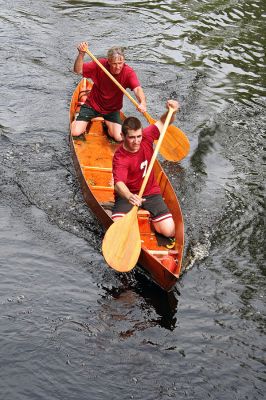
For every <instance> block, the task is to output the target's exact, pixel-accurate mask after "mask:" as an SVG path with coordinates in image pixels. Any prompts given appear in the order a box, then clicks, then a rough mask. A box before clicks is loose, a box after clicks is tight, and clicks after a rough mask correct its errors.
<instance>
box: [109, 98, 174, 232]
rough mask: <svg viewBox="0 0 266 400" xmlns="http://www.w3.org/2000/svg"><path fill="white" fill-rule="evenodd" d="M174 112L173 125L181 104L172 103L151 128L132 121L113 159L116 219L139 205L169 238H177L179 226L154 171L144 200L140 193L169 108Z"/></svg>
mask: <svg viewBox="0 0 266 400" xmlns="http://www.w3.org/2000/svg"><path fill="white" fill-rule="evenodd" d="M170 107H171V108H173V109H174V113H173V115H172V118H171V121H170V123H171V122H173V121H174V119H175V114H176V112H177V111H178V110H179V103H178V102H177V101H175V100H168V101H167V103H166V108H167V112H165V113H164V114H163V115H162V116H161V118H160V119H159V120H158V121H156V122H155V124H153V125H150V126H149V127H147V128H144V129H142V126H141V122H140V121H139V119H138V118H135V117H128V118H126V119H125V121H124V122H123V125H122V136H123V143H122V144H121V145H120V146H119V148H118V149H117V150H116V152H115V154H114V158H113V176H114V184H115V206H114V209H113V214H112V219H113V220H114V221H116V220H117V219H119V218H121V217H123V216H124V215H125V214H126V213H128V212H129V211H130V210H131V208H132V207H133V206H134V205H136V206H138V207H142V208H144V209H146V210H148V211H149V212H150V213H151V219H152V222H153V225H154V229H155V230H156V231H157V232H158V233H160V234H162V235H164V236H166V237H173V236H174V235H175V223H174V220H173V218H172V214H171V213H170V212H169V210H168V208H167V206H166V204H165V203H164V200H163V198H162V195H161V190H160V186H159V185H158V183H157V181H156V179H155V175H154V172H153V171H152V172H151V174H150V176H149V179H148V182H147V184H146V187H145V190H144V193H143V196H144V197H143V198H140V197H139V195H138V193H139V190H140V187H141V184H142V182H143V179H144V177H145V174H146V172H147V168H148V165H149V163H150V160H151V158H152V155H153V142H154V140H158V138H159V136H160V133H161V132H162V130H163V126H164V122H165V119H166V117H167V114H168V110H169V108H170Z"/></svg>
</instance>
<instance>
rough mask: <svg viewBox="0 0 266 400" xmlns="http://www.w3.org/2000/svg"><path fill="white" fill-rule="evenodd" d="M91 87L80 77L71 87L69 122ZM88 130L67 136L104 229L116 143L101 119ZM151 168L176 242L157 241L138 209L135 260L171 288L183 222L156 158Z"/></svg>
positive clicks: (85, 191)
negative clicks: (139, 242)
mask: <svg viewBox="0 0 266 400" xmlns="http://www.w3.org/2000/svg"><path fill="white" fill-rule="evenodd" d="M90 87H91V83H90V82H88V81H87V80H82V81H81V82H80V83H79V84H78V86H77V88H76V90H75V91H74V93H73V96H72V100H71V106H70V123H71V122H72V121H73V120H74V117H75V113H76V112H78V111H79V106H80V98H81V97H82V96H81V95H82V93H83V92H85V93H86V90H89V89H90ZM87 132H88V133H87V134H86V135H85V140H79V139H78V140H77V139H75V140H73V138H72V137H71V136H70V147H71V153H72V158H73V162H74V167H75V170H76V173H77V177H78V179H79V182H80V185H81V189H82V193H83V197H84V200H85V201H86V203H87V205H88V206H89V208H90V209H91V210H92V212H93V213H94V214H95V215H96V216H97V218H98V219H99V221H100V222H101V224H102V225H103V227H104V229H107V228H108V227H109V226H110V225H111V224H112V223H113V221H112V219H111V211H110V205H112V203H113V201H114V197H113V186H112V182H111V178H112V171H111V167H112V156H113V153H114V151H115V150H116V148H117V147H118V145H117V144H115V143H113V142H112V141H110V140H109V139H108V138H107V136H106V134H105V132H104V129H103V123H102V121H101V120H95V121H93V122H92V123H91V124H90V126H89V128H88V130H87ZM97 154H98V155H97ZM154 169H155V175H156V178H157V180H158V183H159V185H160V187H161V191H162V195H163V197H164V200H165V202H166V204H167V206H168V208H169V210H170V211H171V212H172V214H173V218H174V220H175V224H176V237H175V245H174V248H173V249H168V248H167V246H166V247H165V246H163V245H161V244H160V245H158V243H159V242H158V240H157V239H158V238H157V234H155V232H154V230H153V228H152V227H151V223H150V217H149V215H147V214H149V213H146V212H141V211H140V215H139V227H140V232H141V239H142V249H141V254H140V257H139V260H138V264H140V265H141V266H142V267H143V268H144V269H145V271H146V272H147V273H148V274H149V275H150V277H151V279H152V280H153V281H154V282H155V283H156V284H158V285H159V286H160V287H161V288H162V289H164V290H166V291H170V290H171V289H172V288H173V287H174V285H175V283H176V281H177V280H178V278H179V276H180V273H181V268H182V256H183V247H184V224H183V217H182V212H181V208H180V206H179V203H178V200H177V198H176V195H175V192H174V190H173V188H172V186H171V184H170V182H169V179H168V178H167V176H166V174H165V172H164V171H163V169H162V167H161V165H160V163H159V162H158V161H156V162H155V166H154ZM169 260H170V264H171V265H170V267H169ZM173 260H174V261H173ZM172 271H173V272H172Z"/></svg>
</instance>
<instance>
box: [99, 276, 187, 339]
mask: <svg viewBox="0 0 266 400" xmlns="http://www.w3.org/2000/svg"><path fill="white" fill-rule="evenodd" d="M121 283H122V285H121V286H119V287H112V288H104V290H105V292H106V296H107V298H109V297H110V296H111V298H113V299H115V300H116V302H118V303H119V306H118V305H117V304H116V309H117V308H119V309H120V308H121V311H122V312H123V313H124V312H125V308H126V309H128V308H131V306H132V309H133V310H134V312H135V305H136V303H139V305H140V308H141V309H142V311H143V314H142V316H145V320H144V321H137V322H136V323H134V324H133V326H130V328H129V329H127V330H126V331H122V332H121V333H120V334H121V336H122V337H128V336H131V335H133V334H134V333H135V332H136V331H141V330H145V329H147V328H148V327H150V326H161V327H162V328H165V329H168V330H171V331H172V330H174V329H175V327H176V321H177V318H176V313H177V306H178V297H179V296H180V293H179V292H178V291H177V289H175V290H174V291H172V292H169V293H167V292H165V291H164V290H162V289H160V288H159V287H158V286H157V285H156V284H155V283H153V282H152V281H151V280H150V279H149V278H147V277H146V276H145V275H144V273H142V272H141V271H140V270H136V271H134V278H133V277H132V276H131V278H130V277H129V276H128V274H126V275H124V276H122V277H121ZM103 298H105V296H103ZM117 318H118V316H116V319H117ZM127 318H128V314H127V313H124V317H123V315H122V314H121V315H120V316H119V319H122V320H123V319H124V320H125V321H126V320H127Z"/></svg>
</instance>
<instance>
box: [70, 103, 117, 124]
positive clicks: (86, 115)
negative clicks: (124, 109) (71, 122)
mask: <svg viewBox="0 0 266 400" xmlns="http://www.w3.org/2000/svg"><path fill="white" fill-rule="evenodd" d="M96 117H103V118H104V119H105V120H106V121H110V122H115V123H116V124H120V125H122V121H121V118H120V112H119V111H113V112H111V113H109V114H101V113H99V112H98V111H96V110H94V109H93V108H91V107H88V106H87V105H86V104H82V106H81V107H80V111H79V114H78V115H77V117H76V121H90V120H91V119H92V118H96Z"/></svg>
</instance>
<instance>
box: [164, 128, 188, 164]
mask: <svg viewBox="0 0 266 400" xmlns="http://www.w3.org/2000/svg"><path fill="white" fill-rule="evenodd" d="M189 150H190V143H189V140H188V138H187V137H186V135H185V134H184V133H183V132H182V131H181V129H179V128H177V127H176V126H174V125H169V126H168V128H167V131H166V134H165V136H164V139H163V142H162V144H161V148H160V153H161V155H162V156H163V157H164V158H166V160H169V161H181V160H182V159H183V158H185V157H186V156H187V155H188V153H189Z"/></svg>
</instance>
